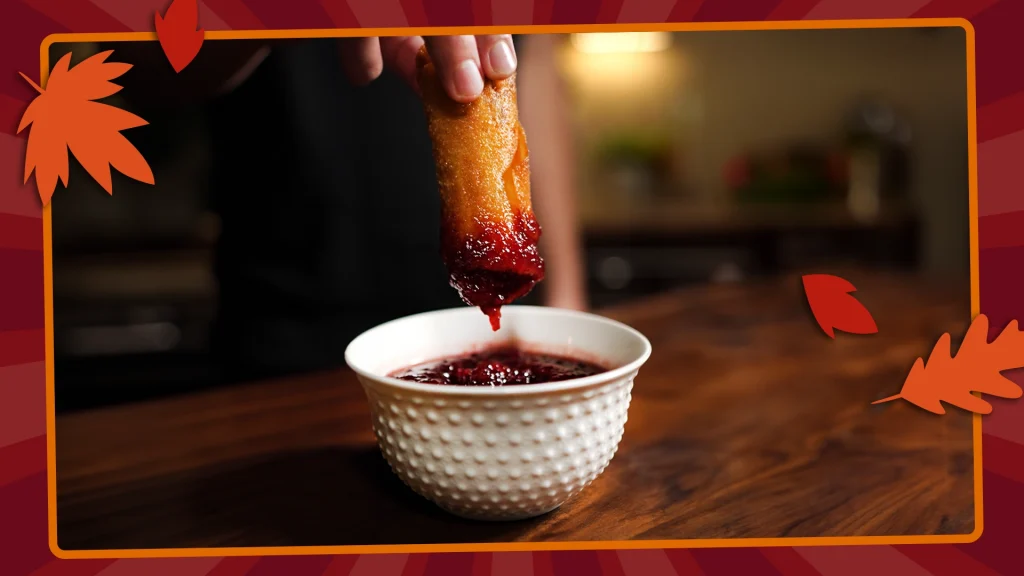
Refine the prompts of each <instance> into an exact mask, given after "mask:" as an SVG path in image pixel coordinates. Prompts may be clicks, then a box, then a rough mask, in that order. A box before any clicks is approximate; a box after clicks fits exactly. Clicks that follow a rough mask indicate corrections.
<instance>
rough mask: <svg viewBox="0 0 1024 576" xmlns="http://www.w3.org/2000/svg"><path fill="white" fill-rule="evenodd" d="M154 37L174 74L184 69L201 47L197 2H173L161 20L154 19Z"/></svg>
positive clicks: (202, 35) (178, 0)
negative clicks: (157, 40)
mask: <svg viewBox="0 0 1024 576" xmlns="http://www.w3.org/2000/svg"><path fill="white" fill-rule="evenodd" d="M154 22H155V24H156V36H157V38H159V39H160V46H161V47H162V48H163V49H164V54H165V55H166V56H167V60H168V61H169V62H170V63H171V66H172V67H173V68H174V71H175V72H181V71H182V70H184V69H185V67H186V66H188V65H189V63H191V62H192V59H194V58H195V57H196V54H198V53H199V48H200V47H201V46H202V45H203V37H204V30H203V29H202V28H199V29H198V30H197V29H196V27H197V26H198V25H199V7H198V0H174V1H173V2H171V5H170V6H168V7H167V12H165V13H164V16H163V18H161V17H160V13H159V12H157V13H156V16H155V18H154Z"/></svg>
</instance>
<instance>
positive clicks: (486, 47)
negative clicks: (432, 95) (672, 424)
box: [118, 36, 586, 380]
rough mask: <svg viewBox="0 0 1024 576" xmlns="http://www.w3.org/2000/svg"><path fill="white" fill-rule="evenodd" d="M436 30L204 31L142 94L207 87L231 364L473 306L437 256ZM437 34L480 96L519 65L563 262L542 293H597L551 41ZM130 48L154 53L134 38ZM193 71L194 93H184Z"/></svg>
mask: <svg viewBox="0 0 1024 576" xmlns="http://www.w3.org/2000/svg"><path fill="white" fill-rule="evenodd" d="M423 42H424V40H423V39H422V38H418V37H404V38H382V39H379V40H378V39H376V38H354V39H344V40H334V39H323V40H291V41H279V42H274V43H273V44H267V43H265V42H255V41H247V42H234V41H232V42H224V41H218V42H207V43H206V45H204V46H203V49H202V51H201V52H200V55H199V56H198V57H197V59H196V60H195V61H194V62H193V63H192V65H190V66H189V68H186V69H185V70H184V71H183V72H182V73H181V74H180V75H179V76H178V77H177V78H165V79H163V80H158V79H153V80H150V81H149V82H147V83H146V85H147V86H151V87H153V88H156V90H151V91H150V93H149V94H140V93H139V92H138V91H136V93H135V94H134V96H133V97H134V99H135V100H136V101H138V102H140V103H144V104H155V103H157V102H158V101H160V100H163V101H165V102H166V103H167V104H169V105H175V104H176V103H181V102H185V101H187V99H188V98H190V97H192V98H194V97H199V98H202V101H203V102H204V103H205V106H206V107H207V110H208V122H209V127H210V135H211V136H210V137H211V141H212V157H211V170H212V174H211V191H212V195H213V197H212V199H211V201H212V207H213V209H214V211H215V212H216V213H217V214H218V215H219V217H220V236H219V239H218V243H217V246H216V259H215V272H216V278H217V281H218V285H219V300H218V317H217V321H216V326H215V328H214V335H213V336H214V337H213V346H214V352H215V356H216V357H217V359H218V360H219V361H220V362H221V364H222V366H223V368H224V369H225V370H226V374H227V375H228V378H229V379H241V380H249V379H257V378H265V377H272V376H278V375H284V374H290V373H296V372H305V371H313V370H321V369H329V368H333V367H337V366H339V365H342V363H343V352H344V348H345V346H346V345H347V344H348V342H349V341H350V340H351V339H352V338H354V337H355V336H356V335H358V334H359V333H360V332H362V331H364V330H366V329H368V328H370V327H372V326H374V325H376V324H379V323H381V322H384V321H387V320H389V319H393V318H397V317H401V316H405V315H408V314H413V313H416V312H422V311H427V310H432V309H439V308H446V307H454V306H460V305H463V304H462V303H461V301H460V300H459V298H458V295H457V293H456V292H455V290H454V289H452V288H451V287H450V286H449V285H448V281H447V273H446V271H445V269H444V265H443V263H442V261H441V257H440V247H439V227H440V221H439V218H440V199H439V194H438V189H437V181H436V175H435V168H434V163H433V157H432V154H431V147H430V146H431V144H430V139H429V135H428V132H427V127H426V119H425V116H424V113H423V109H422V104H421V102H420V101H419V98H418V96H417V94H416V87H415V76H414V74H415V65H414V57H415V53H416V51H417V50H418V49H419V47H420V46H421V45H422V44H423ZM426 42H427V46H428V49H429V50H430V51H431V54H432V57H433V59H434V60H435V62H437V63H438V68H439V74H440V76H441V78H442V81H443V82H444V83H445V85H446V87H447V89H448V91H449V94H450V95H451V97H452V98H453V99H456V100H460V101H464V102H468V101H471V100H473V99H474V98H475V97H476V96H478V95H479V93H480V91H481V90H482V88H483V75H487V76H489V77H493V78H500V77H505V76H508V75H509V74H511V73H513V72H514V71H516V70H517V68H518V84H519V94H520V98H519V101H520V116H521V121H522V123H523V125H524V128H525V130H526V133H527V138H528V141H529V145H530V151H531V167H532V172H533V176H532V178H533V181H532V188H533V197H534V205H535V209H536V212H537V216H538V219H539V221H540V223H541V225H542V227H543V236H542V246H541V248H542V255H543V256H544V257H545V259H546V260H547V263H548V277H547V279H546V280H545V281H544V282H543V283H542V284H541V285H540V288H539V290H541V291H542V292H543V296H544V299H545V300H544V302H545V303H546V304H549V305H554V306H559V307H568V308H584V307H585V306H586V300H585V296H584V289H583V279H582V276H583V274H582V272H581V270H580V267H581V263H580V258H579V242H578V239H577V236H576V222H575V216H574V213H575V207H574V205H573V193H574V190H573V180H572V177H571V174H572V170H573V163H572V159H571V146H570V142H569V137H568V130H567V126H566V124H565V122H566V120H567V119H566V113H565V107H564V103H563V101H562V98H563V94H562V92H561V90H560V84H559V78H558V74H557V71H556V69H555V62H554V58H553V47H554V39H553V38H552V37H550V36H538V37H532V38H530V39H529V41H528V42H524V41H523V39H520V38H517V39H516V41H515V43H513V40H512V38H511V37H509V36H481V37H472V36H452V37H435V38H429V39H427V41H426ZM148 44H149V46H148V47H147V48H148V49H151V48H153V45H155V44H156V43H148ZM517 54H518V58H520V59H521V60H522V63H521V64H520V63H519V62H517V60H516V59H517ZM118 55H119V58H118V60H119V61H126V62H130V63H131V62H133V61H136V62H138V61H141V59H142V58H143V55H142V54H141V52H140V53H139V54H138V55H133V54H131V53H130V52H126V51H124V50H123V49H120V48H119V49H118ZM149 56H150V57H151V58H152V57H153V55H152V54H150V55H149ZM133 57H134V58H137V60H133V59H132V58H133ZM137 68H138V69H142V70H145V69H156V70H160V71H161V72H164V73H166V70H168V69H169V66H167V65H166V63H163V64H162V65H161V64H160V63H159V62H148V63H146V64H144V65H142V66H139V67H137ZM170 74H171V75H173V72H171V73H170ZM217 78H220V79H224V78H229V79H230V80H229V81H228V82H227V83H226V84H224V83H223V82H220V83H219V84H220V85H218V82H217V80H216V79H217ZM139 83H141V81H140V82H139ZM183 85H184V86H187V87H188V88H187V89H188V90H190V92H188V93H186V92H185V89H183V88H177V90H179V92H178V93H175V92H173V91H172V90H175V89H176V88H172V87H175V86H183ZM126 92H127V91H126ZM214 92H216V95H214V94H213V93H214ZM126 95H128V96H132V95H129V94H126ZM158 184H159V183H158ZM485 321H486V318H485V317H484V316H483V315H482V314H481V322H485Z"/></svg>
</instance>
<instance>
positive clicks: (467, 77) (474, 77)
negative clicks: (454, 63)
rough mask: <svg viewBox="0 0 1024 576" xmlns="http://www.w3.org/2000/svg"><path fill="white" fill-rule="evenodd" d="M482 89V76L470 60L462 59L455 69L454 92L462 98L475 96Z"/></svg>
mask: <svg viewBox="0 0 1024 576" xmlns="http://www.w3.org/2000/svg"><path fill="white" fill-rule="evenodd" d="M483 90H484V78H483V76H482V75H481V74H480V69H479V68H477V65H476V63H475V62H473V61H472V60H463V61H462V62H461V63H460V64H459V66H458V68H456V69H455V92H456V93H457V95H458V96H460V97H462V98H476V97H477V96H479V95H480V93H481V92H483Z"/></svg>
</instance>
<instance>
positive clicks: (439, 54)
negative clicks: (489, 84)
mask: <svg viewBox="0 0 1024 576" xmlns="http://www.w3.org/2000/svg"><path fill="white" fill-rule="evenodd" d="M424 40H425V41H426V44H427V50H428V51H429V52H430V59H431V60H433V62H434V67H435V68H436V69H437V75H438V78H440V80H441V85H442V86H444V89H445V91H446V92H447V93H448V96H450V97H451V98H452V100H455V101H456V102H472V101H473V100H475V99H476V98H477V96H480V93H481V92H483V90H484V77H483V72H481V68H480V53H479V50H478V48H477V45H476V39H475V38H474V37H472V36H430V37H427V38H425V39H424Z"/></svg>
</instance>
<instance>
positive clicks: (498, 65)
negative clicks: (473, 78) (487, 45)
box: [488, 42, 516, 76]
mask: <svg viewBox="0 0 1024 576" xmlns="http://www.w3.org/2000/svg"><path fill="white" fill-rule="evenodd" d="M488 58H490V61H491V70H492V71H494V73H495V74H498V75H501V76H511V75H512V73H513V72H515V71H516V55H515V54H513V53H512V49H511V48H509V47H508V43H507V42H498V43H497V44H495V45H494V47H492V48H491V53H490V54H489V55H488Z"/></svg>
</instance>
